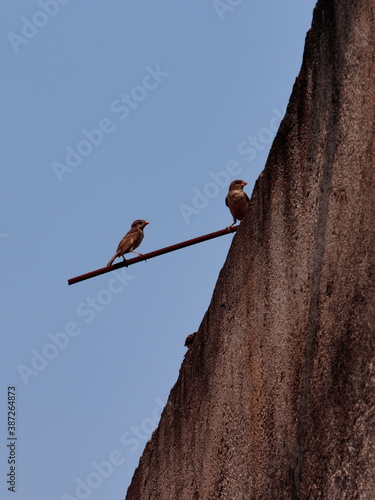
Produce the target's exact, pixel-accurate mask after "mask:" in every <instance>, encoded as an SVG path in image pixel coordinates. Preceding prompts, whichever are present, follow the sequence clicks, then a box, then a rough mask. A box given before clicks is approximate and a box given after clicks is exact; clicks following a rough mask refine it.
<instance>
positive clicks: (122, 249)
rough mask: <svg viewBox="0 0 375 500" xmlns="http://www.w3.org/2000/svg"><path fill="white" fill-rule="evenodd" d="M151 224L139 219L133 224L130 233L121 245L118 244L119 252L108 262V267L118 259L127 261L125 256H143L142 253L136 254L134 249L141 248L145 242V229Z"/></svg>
mask: <svg viewBox="0 0 375 500" xmlns="http://www.w3.org/2000/svg"><path fill="white" fill-rule="evenodd" d="M147 224H149V222H147V221H145V220H143V219H138V220H136V221H134V222H133V224H132V225H131V229H130V231H128V232H127V233H126V234H125V236H124V237H123V238H122V240H121V241H120V243H119V244H118V247H117V251H116V253H115V255H114V256H113V257H112V259H111V260H110V261H109V262H108V264H107V267H109V266H111V265H112V264H113V261H114V260H115V259H117V257H122V258H123V259H124V260H125V257H124V254H126V253H129V252H132V253H136V254H137V255H142V254H141V253H138V252H134V249H135V248H137V247H139V245H140V244H141V242H142V240H143V236H144V234H143V229H144V228H145V227H146V226H147Z"/></svg>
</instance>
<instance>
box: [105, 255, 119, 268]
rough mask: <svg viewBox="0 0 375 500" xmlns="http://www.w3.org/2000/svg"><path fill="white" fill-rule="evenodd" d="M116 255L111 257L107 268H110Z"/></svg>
mask: <svg viewBox="0 0 375 500" xmlns="http://www.w3.org/2000/svg"><path fill="white" fill-rule="evenodd" d="M116 257H117V253H116V254H115V255H114V256H113V257H112V259H111V260H110V261H109V262H108V264H107V267H109V266H111V265H112V264H113V261H114V260H115V259H116Z"/></svg>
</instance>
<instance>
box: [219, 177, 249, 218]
mask: <svg viewBox="0 0 375 500" xmlns="http://www.w3.org/2000/svg"><path fill="white" fill-rule="evenodd" d="M246 185H247V182H245V181H241V180H240V179H237V180H235V181H233V182H231V184H230V186H229V191H228V194H227V197H226V198H225V204H226V206H227V207H228V208H229V210H230V213H231V214H232V215H233V224H231V225H230V226H229V227H232V226H234V225H235V223H236V222H237V220H242V219H243V218H244V217H245V215H246V211H247V207H248V205H249V201H250V200H249V197H248V196H247V194H246V193H245V192H244V190H243V188H244V187H245V186H246Z"/></svg>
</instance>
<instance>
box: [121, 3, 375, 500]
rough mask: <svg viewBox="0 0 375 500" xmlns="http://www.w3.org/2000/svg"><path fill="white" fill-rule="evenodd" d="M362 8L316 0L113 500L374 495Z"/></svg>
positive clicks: (369, 108)
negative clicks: (128, 472)
mask: <svg viewBox="0 0 375 500" xmlns="http://www.w3.org/2000/svg"><path fill="white" fill-rule="evenodd" d="M374 61H375V2H374V0H341V1H338V0H322V1H319V2H318V4H317V7H316V9H315V12H314V21H313V26H312V29H311V30H310V31H309V33H308V35H307V39H306V47H305V54H304V60H303V64H302V68H301V72H300V74H299V76H298V78H297V80H296V83H295V86H294V89H293V93H292V96H291V99H290V103H289V106H288V109H287V113H286V116H285V119H284V121H283V122H282V124H281V127H280V130H279V132H278V134H277V137H276V139H275V141H274V144H273V146H272V149H271V152H270V156H269V159H268V162H267V165H266V168H265V170H264V172H263V173H262V175H261V176H260V178H259V179H258V181H257V183H256V186H255V188H254V192H253V195H252V199H251V205H250V209H249V214H248V216H247V217H246V219H245V220H244V221H243V222H242V224H241V227H240V229H239V230H238V232H237V234H236V236H235V237H234V239H233V244H232V246H231V249H230V252H229V255H228V258H227V261H226V262H225V265H224V267H223V269H222V271H221V273H220V276H219V279H218V282H217V285H216V288H215V291H214V294H213V297H212V301H211V304H210V306H209V309H208V311H207V313H206V315H205V317H204V319H203V321H202V324H201V326H200V329H199V332H198V335H197V336H196V339H195V342H194V344H193V346H192V348H191V349H190V350H189V352H188V353H187V355H186V357H185V359H184V362H183V364H182V366H181V370H180V375H179V379H178V381H177V383H176V384H175V386H174V387H173V389H172V391H171V394H170V397H169V400H168V404H167V406H166V408H165V410H164V412H163V415H162V418H161V422H160V425H159V427H158V429H157V430H156V431H155V432H154V434H153V436H152V439H151V440H150V441H149V443H148V444H147V446H146V448H145V451H144V454H143V456H142V458H141V460H140V465H139V467H138V468H137V470H136V472H135V475H134V478H133V481H132V484H131V485H130V487H129V490H128V494H127V497H126V498H127V500H153V499H161V500H176V499H186V500H191V499H216V498H220V499H228V500H242V499H244V500H250V499H270V500H275V499H277V500H280V499H318V498H325V499H329V500H335V499H340V500H343V499H348V500H349V499H350V500H353V499H355V498H359V499H368V500H373V499H374V498H375V229H374V221H375V181H374V166H375V164H374V163H375V162H374V152H375V151H374V144H375V143H374V133H375V129H374V124H375V90H374V89H375V84H374V78H375V63H374Z"/></svg>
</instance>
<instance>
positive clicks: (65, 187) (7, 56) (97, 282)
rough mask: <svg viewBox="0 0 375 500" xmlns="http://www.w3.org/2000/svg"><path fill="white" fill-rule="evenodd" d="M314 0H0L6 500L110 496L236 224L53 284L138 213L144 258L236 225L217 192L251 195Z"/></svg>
mask: <svg viewBox="0 0 375 500" xmlns="http://www.w3.org/2000/svg"><path fill="white" fill-rule="evenodd" d="M314 4H315V2H314V1H312V0H308V1H304V2H301V1H300V0H298V1H297V0H291V1H289V2H280V1H279V0H271V1H270V2H262V1H260V0H253V1H250V0H243V1H241V0H222V1H221V0H220V1H219V0H216V1H214V0H209V1H202V0H199V1H197V0H189V1H185V2H177V1H176V0H160V1H157V2H155V1H151V0H149V1H145V0H138V1H136V2H130V1H116V0H107V1H106V2H98V1H93V0H90V1H89V0H80V1H78V0H76V1H74V0H72V1H69V0H40V1H36V0H18V1H17V2H3V4H2V13H1V21H0V23H1V24H0V25H1V32H0V40H1V41H0V44H1V57H2V64H1V68H2V92H1V118H0V120H1V125H2V129H1V135H2V155H1V183H0V190H1V197H0V198H1V219H0V265H1V290H0V294H1V349H0V356H1V385H0V415H2V417H1V419H0V424H1V425H0V456H1V458H2V459H1V462H0V473H1V474H0V478H1V480H0V497H1V498H12V499H17V500H18V499H19V500H25V499H28V500H40V499H43V500H44V499H46V500H55V499H56V500H72V499H83V498H90V499H92V500H99V499H103V498H106V499H109V498H110V499H111V500H117V499H118V500H123V498H124V496H125V493H126V489H127V487H128V485H129V483H130V480H131V477H132V475H133V472H134V470H135V467H136V465H137V463H138V460H139V457H140V455H141V453H142V451H143V448H144V445H145V443H146V441H147V440H148V439H149V437H150V435H151V432H152V430H153V429H154V428H155V426H156V425H157V422H158V420H159V416H160V413H161V409H162V406H163V405H164V403H165V402H166V399H167V397H168V394H169V391H170V389H171V388H172V386H173V384H174V383H175V381H176V380H177V377H178V372H179V367H180V364H181V362H182V360H183V357H184V353H185V347H184V340H185V337H186V336H187V335H188V334H189V333H192V332H193V331H195V330H197V328H198V327H199V324H200V322H201V320H202V317H203V315H204V313H205V311H206V310H207V307H208V306H209V303H210V299H211V295H212V292H213V289H214V286H215V282H216V279H217V277H218V274H219V272H220V269H221V267H222V265H223V263H224V261H225V258H226V255H227V252H228V249H229V247H230V244H231V241H232V239H233V235H227V236H223V237H221V238H219V239H215V240H212V241H210V242H205V243H201V244H199V245H196V246H194V247H190V248H188V249H183V250H179V251H177V252H174V253H171V254H168V255H164V256H161V257H158V258H156V259H153V260H150V261H148V262H147V263H144V262H142V263H139V264H137V265H134V266H131V267H129V269H128V270H127V271H124V269H123V270H121V271H117V272H113V273H109V274H105V275H103V276H100V277H96V278H93V279H91V280H88V281H85V282H83V283H80V284H76V285H73V286H68V285H67V279H68V278H72V277H74V276H77V275H79V274H83V273H86V272H89V271H92V270H95V269H97V268H100V267H103V266H105V265H106V263H107V261H108V260H109V258H110V257H111V256H112V255H113V254H114V252H115V250H116V247H117V244H118V242H119V241H120V239H121V238H122V236H123V235H124V234H125V233H126V232H127V231H128V229H129V227H130V224H131V223H132V222H133V221H134V220H135V219H139V218H141V219H146V220H148V221H149V222H150V224H149V225H148V226H147V227H146V229H145V238H144V240H143V243H142V245H141V247H140V248H139V250H140V251H141V252H144V253H146V252H150V251H153V250H156V249H158V248H162V247H164V246H168V245H171V244H174V243H178V242H180V241H184V240H187V239H190V238H194V237H196V236H201V235H203V234H206V233H210V232H213V231H217V230H220V229H223V228H224V227H226V226H228V225H229V224H230V223H231V222H232V218H231V216H230V214H229V211H228V209H227V207H226V206H225V204H224V198H225V195H226V192H227V186H228V184H229V182H230V181H231V180H234V179H236V178H240V179H244V180H246V181H247V182H248V186H247V187H246V188H245V190H246V191H247V193H248V194H249V195H251V192H252V189H253V186H254V182H255V180H256V179H257V177H258V175H259V174H260V172H261V171H262V169H263V167H264V164H265V161H266V158H267V154H268V151H269V148H270V146H271V143H272V139H273V137H274V134H275V131H276V130H277V127H278V125H279V122H280V117H282V116H283V114H284V111H285V106H286V105H287V103H288V99H289V96H290V93H291V90H292V86H293V83H294V80H295V78H296V76H297V74H298V72H299V69H300V66H301V61H302V53H303V46H304V39H305V35H306V31H307V30H308V29H309V28H310V25H311V19H312V11H313V7H314ZM13 386H14V387H15V388H16V390H15V391H13V390H11V391H10V392H11V393H13V392H15V393H16V396H15V397H16V415H17V419H16V434H15V436H13V437H17V440H14V439H13V437H12V439H7V438H9V437H10V435H9V433H8V426H7V419H6V414H7V412H8V407H7V406H8V387H13ZM10 396H11V397H10V402H11V406H10V408H12V404H13V396H12V394H10ZM10 411H12V410H10ZM4 416H5V418H4ZM11 416H12V414H10V417H11ZM14 443H15V444H14ZM8 445H9V446H8ZM14 455H15V457H16V465H15V467H16V469H15V470H14V469H13V470H11V466H12V464H8V463H7V462H8V458H11V461H12V459H13V457H14ZM8 473H12V474H14V473H15V475H16V493H11V492H8V489H7V488H8V487H9V486H10V485H11V483H8V484H7V479H9V478H10V476H8V477H7V474H8Z"/></svg>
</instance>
